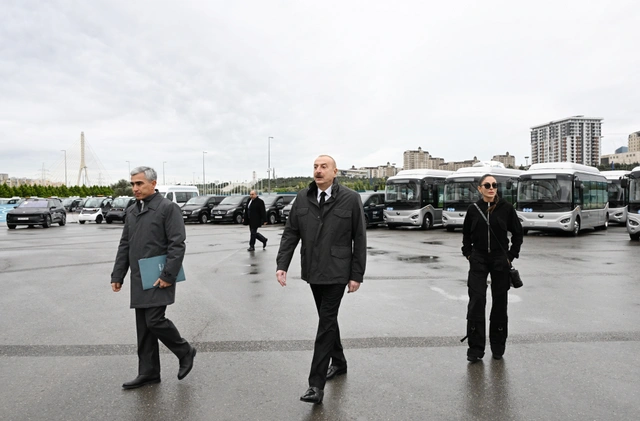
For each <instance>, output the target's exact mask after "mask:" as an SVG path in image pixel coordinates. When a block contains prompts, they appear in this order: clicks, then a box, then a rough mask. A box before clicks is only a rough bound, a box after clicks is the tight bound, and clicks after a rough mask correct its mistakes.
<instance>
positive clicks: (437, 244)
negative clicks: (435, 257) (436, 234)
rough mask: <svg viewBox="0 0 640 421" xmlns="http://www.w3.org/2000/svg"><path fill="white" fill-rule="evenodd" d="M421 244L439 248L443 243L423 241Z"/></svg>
mask: <svg viewBox="0 0 640 421" xmlns="http://www.w3.org/2000/svg"><path fill="white" fill-rule="evenodd" d="M422 244H432V245H434V246H441V245H442V244H444V243H443V242H442V241H423V242H422Z"/></svg>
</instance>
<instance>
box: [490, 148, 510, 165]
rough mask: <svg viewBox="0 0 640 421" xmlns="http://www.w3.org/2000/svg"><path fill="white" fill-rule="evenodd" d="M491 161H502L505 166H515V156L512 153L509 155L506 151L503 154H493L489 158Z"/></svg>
mask: <svg viewBox="0 0 640 421" xmlns="http://www.w3.org/2000/svg"><path fill="white" fill-rule="evenodd" d="M491 160H492V161H497V162H502V163H503V164H504V166H505V168H515V167H516V157H515V156H513V155H509V152H507V153H506V154H504V155H493V158H491Z"/></svg>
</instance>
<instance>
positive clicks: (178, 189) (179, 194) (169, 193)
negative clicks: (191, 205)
mask: <svg viewBox="0 0 640 421" xmlns="http://www.w3.org/2000/svg"><path fill="white" fill-rule="evenodd" d="M156 190H158V192H159V193H160V194H161V195H162V196H164V197H166V198H167V199H169V200H171V201H172V202H174V203H177V204H178V206H180V207H182V206H184V204H185V203H187V201H188V200H189V199H191V198H192V197H196V196H199V195H200V194H199V193H198V188H197V187H196V186H156Z"/></svg>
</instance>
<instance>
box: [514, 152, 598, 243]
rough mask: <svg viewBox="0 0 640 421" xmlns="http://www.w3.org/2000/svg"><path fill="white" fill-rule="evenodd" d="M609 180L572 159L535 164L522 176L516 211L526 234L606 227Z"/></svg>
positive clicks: (576, 233)
mask: <svg viewBox="0 0 640 421" xmlns="http://www.w3.org/2000/svg"><path fill="white" fill-rule="evenodd" d="M608 202H609V201H608V198H607V179H606V178H605V177H604V176H603V175H602V174H600V171H598V169H597V168H594V167H589V166H586V165H581V164H574V163H570V162H549V163H544V164H533V165H531V167H529V169H528V170H527V171H525V172H524V173H522V174H521V175H520V182H519V184H518V201H517V204H516V211H517V212H518V217H519V218H520V221H521V222H522V227H523V229H524V233H525V234H526V233H527V232H528V231H529V230H540V231H564V232H568V233H572V234H573V235H574V236H577V235H578V234H579V233H580V230H581V229H583V228H595V229H607V227H608V226H609V203H608Z"/></svg>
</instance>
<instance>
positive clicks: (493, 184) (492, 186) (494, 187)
mask: <svg viewBox="0 0 640 421" xmlns="http://www.w3.org/2000/svg"><path fill="white" fill-rule="evenodd" d="M482 187H484V188H485V189H487V190H489V189H497V188H498V183H491V184H489V183H484V184H482Z"/></svg>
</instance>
